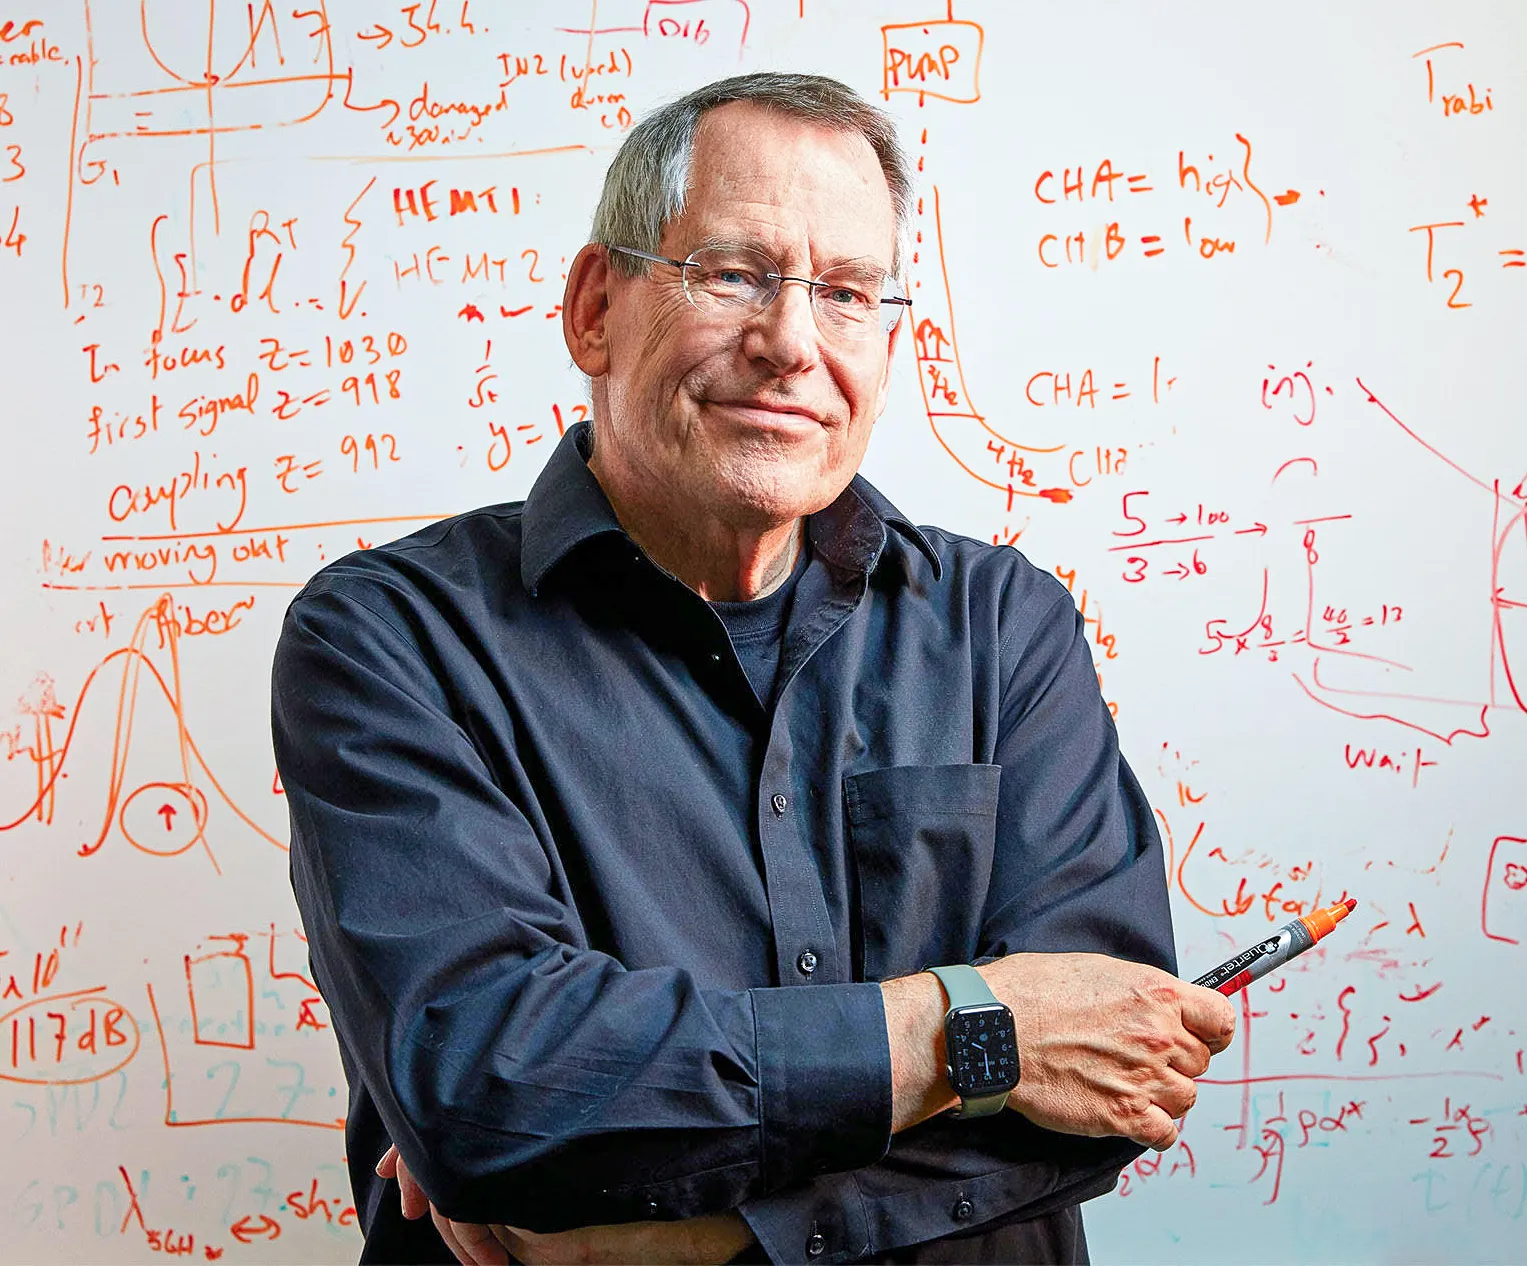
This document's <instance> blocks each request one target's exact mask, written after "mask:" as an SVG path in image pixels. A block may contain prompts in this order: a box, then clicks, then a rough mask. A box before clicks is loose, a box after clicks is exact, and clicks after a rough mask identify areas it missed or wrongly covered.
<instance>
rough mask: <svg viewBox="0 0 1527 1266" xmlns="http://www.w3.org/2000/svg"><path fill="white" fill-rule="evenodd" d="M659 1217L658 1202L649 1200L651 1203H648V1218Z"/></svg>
mask: <svg viewBox="0 0 1527 1266" xmlns="http://www.w3.org/2000/svg"><path fill="white" fill-rule="evenodd" d="M657 1215H658V1207H657V1201H656V1200H649V1201H647V1216H648V1217H649V1218H655V1217H657Z"/></svg>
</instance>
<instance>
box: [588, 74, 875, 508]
mask: <svg viewBox="0 0 1527 1266" xmlns="http://www.w3.org/2000/svg"><path fill="white" fill-rule="evenodd" d="M689 181H690V183H689V196H688V199H687V203H686V207H685V211H684V214H683V215H682V216H681V217H680V218H679V219H677V220H676V221H674V222H673V223H671V224H669V226H668V227H667V229H666V231H665V232H664V234H663V240H662V244H661V246H660V247H659V251H658V253H659V254H661V255H666V256H669V257H671V258H673V259H683V258H685V257H686V256H687V255H688V254H689V253H690V252H691V251H693V250H695V249H697V248H699V247H701V246H704V245H708V244H715V243H719V242H724V243H727V244H729V245H742V246H749V247H752V248H753V249H755V250H758V251H761V252H762V253H763V254H765V255H767V256H769V257H770V258H771V259H773V260H774V262H775V263H776V264H777V265H779V270H780V272H782V273H785V274H789V275H791V276H795V277H815V276H817V275H818V274H819V273H821V272H822V271H824V270H825V269H827V268H831V267H833V266H834V265H837V264H842V263H847V262H850V261H857V262H865V261H872V262H873V263H875V264H877V265H878V266H880V267H881V268H883V269H886V270H889V269H890V267H891V262H892V250H893V244H894V241H895V213H894V210H893V208H892V204H891V195H890V192H889V190H888V189H887V187H886V182H885V176H884V175H883V173H882V172H881V170H880V165H879V162H878V160H877V159H876V157H875V153H874V151H873V150H872V149H871V148H870V146H869V144H868V142H866V141H865V140H864V139H863V138H862V137H861V136H859V135H858V134H857V133H852V132H840V131H833V130H829V129H827V128H823V127H820V126H817V125H814V124H811V123H808V122H805V121H802V120H798V119H793V118H790V117H789V116H786V115H781V114H777V113H775V112H773V111H769V110H766V109H762V108H760V107H757V106H754V105H751V104H748V103H745V102H734V103H732V104H729V105H726V106H722V107H720V108H718V109H716V110H713V111H711V112H710V113H708V114H707V115H706V116H705V117H704V119H703V120H702V122H701V124H700V127H699V131H698V134H697V136H696V139H695V146H694V157H693V162H692V164H691V167H690V176H689ZM898 328H899V327H898ZM606 334H607V340H608V341H607V347H608V354H609V370H608V374H607V375H606V376H605V378H604V379H603V382H602V386H603V388H604V392H605V401H606V405H607V425H606V426H605V427H604V429H603V430H602V431H601V432H600V433H599V437H598V439H597V440H596V445H599V444H609V445H612V446H613V447H614V448H616V449H617V450H618V453H616V454H610V455H609V456H611V457H613V458H615V459H616V462H617V463H618V465H619V467H620V468H622V469H624V470H625V471H626V472H628V473H629V475H630V476H633V477H636V478H639V479H641V480H642V481H643V482H644V484H645V487H646V490H647V495H649V496H650V495H652V494H653V492H654V491H656V490H662V491H661V492H658V494H657V495H659V496H660V497H662V498H664V499H666V500H667V501H668V503H669V504H670V505H671V506H672V507H673V510H674V512H675V514H678V515H693V514H696V513H700V514H707V515H710V516H713V517H714V518H717V519H719V520H721V521H722V522H725V523H727V524H730V525H732V526H734V527H736V528H739V529H755V530H756V529H762V528H767V527H770V526H775V525H778V524H780V523H783V522H786V521H789V520H792V519H795V518H798V517H800V516H801V515H805V514H810V513H813V512H814V511H816V510H819V509H821V508H822V507H824V506H826V505H828V504H830V503H831V502H832V501H833V500H834V498H835V497H836V496H837V495H838V493H839V492H841V491H842V489H843V488H844V487H845V486H846V485H847V484H848V482H849V480H850V479H852V478H853V475H854V472H855V471H856V470H857V469H858V468H859V463H860V461H861V459H862V458H863V456H864V449H865V446H866V445H867V444H868V443H869V436H870V429H871V427H872V426H873V424H874V421H875V419H876V418H877V417H879V415H880V412H881V410H882V409H883V408H884V407H885V398H886V388H887V384H888V379H889V372H890V357H891V351H892V348H893V346H894V342H895V335H894V334H892V335H889V336H887V335H884V334H879V333H877V334H876V335H875V336H874V337H873V338H870V339H867V340H864V341H861V342H854V341H847V340H842V339H840V338H835V337H833V336H831V335H828V334H824V333H823V332H822V331H821V330H819V329H818V328H817V325H816V321H815V319H814V318H813V315H812V311H811V301H810V297H809V294H808V289H807V287H805V286H802V285H798V284H796V283H793V282H785V283H784V285H783V286H782V288H781V289H780V292H779V294H778V295H777V296H776V297H775V299H774V301H773V302H772V303H771V304H770V305H769V306H768V307H767V308H765V309H764V310H763V311H762V312H758V313H756V314H752V315H744V314H738V313H737V312H736V310H730V311H726V310H724V311H723V313H722V314H719V315H713V314H711V313H709V312H704V311H701V310H699V309H697V308H695V307H694V306H692V305H691V304H690V302H689V301H688V300H687V299H686V298H685V295H684V288H683V280H682V277H681V276H680V270H679V269H676V268H672V267H669V266H667V265H663V264H654V265H653V266H652V270H651V274H650V275H649V276H646V277H637V278H631V279H627V278H623V277H622V278H612V279H611V282H610V307H609V312H608V315H607V319H606ZM602 464H603V463H602Z"/></svg>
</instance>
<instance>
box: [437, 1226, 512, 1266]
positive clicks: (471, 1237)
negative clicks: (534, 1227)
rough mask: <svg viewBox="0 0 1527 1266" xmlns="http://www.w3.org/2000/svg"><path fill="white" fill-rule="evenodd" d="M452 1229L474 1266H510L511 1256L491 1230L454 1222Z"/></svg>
mask: <svg viewBox="0 0 1527 1266" xmlns="http://www.w3.org/2000/svg"><path fill="white" fill-rule="evenodd" d="M451 1229H452V1230H453V1231H454V1232H455V1233H456V1242H457V1243H458V1244H460V1245H461V1247H462V1248H463V1249H464V1250H465V1251H466V1254H467V1259H468V1260H469V1261H470V1262H471V1263H472V1266H509V1254H508V1253H506V1252H504V1246H503V1245H502V1244H500V1243H499V1242H498V1240H497V1238H495V1236H494V1234H493V1231H492V1229H491V1228H489V1227H486V1226H481V1225H479V1224H478V1223H475V1222H453V1223H451Z"/></svg>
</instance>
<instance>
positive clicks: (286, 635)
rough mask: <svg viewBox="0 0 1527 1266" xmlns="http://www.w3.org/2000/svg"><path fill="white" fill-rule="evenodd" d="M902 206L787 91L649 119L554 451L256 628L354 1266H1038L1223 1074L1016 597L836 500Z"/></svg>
mask: <svg viewBox="0 0 1527 1266" xmlns="http://www.w3.org/2000/svg"><path fill="white" fill-rule="evenodd" d="M913 198H914V194H913V192H912V189H911V183H910V180H909V177H908V172H907V167H906V164H905V160H904V159H903V158H902V157H901V155H900V152H899V150H898V148H897V146H896V143H895V137H894V131H893V129H892V127H891V124H890V123H889V121H888V120H887V119H886V118H885V117H884V116H883V115H881V114H880V113H879V112H878V111H875V110H874V109H872V108H871V107H869V106H868V105H866V104H865V103H864V102H863V101H862V100H860V99H859V98H858V97H857V96H855V95H854V94H853V93H852V92H850V91H849V90H848V89H846V88H844V87H843V86H842V85H840V84H837V83H835V82H833V81H831V80H826V79H820V78H816V77H811V76H796V75H752V76H744V77H742V78H739V79H734V80H729V81H726V82H723V83H719V84H714V85H711V86H710V87H708V88H703V89H700V90H699V91H698V92H696V93H693V94H691V95H690V96H689V97H687V98H685V99H683V100H682V101H679V102H677V103H675V104H674V105H672V106H669V107H665V108H664V109H663V110H661V111H659V112H658V113H657V114H655V115H654V116H653V117H652V118H651V119H649V120H648V121H646V122H645V123H643V124H642V125H641V126H639V127H638V128H636V129H634V130H633V131H632V133H631V135H630V136H629V137H628V138H627V140H626V142H625V144H624V145H623V146H622V148H621V151H620V153H619V154H618V155H617V157H616V159H615V161H614V163H613V164H612V166H611V169H610V172H609V175H608V177H607V179H606V184H605V191H604V195H603V198H602V200H601V203H600V207H599V210H598V212H597V214H596V217H595V223H594V234H593V236H594V239H595V240H594V242H592V243H591V244H590V245H588V246H586V247H585V248H584V249H583V250H582V251H580V252H579V254H578V255H577V257H576V258H575V259H574V261H573V263H572V266H571V267H570V269H569V271H568V281H567V291H566V295H565V298H564V308H563V329H564V333H565V336H566V341H567V345H568V348H569V350H570V352H571V354H572V358H573V361H574V362H575V363H576V364H577V366H578V367H579V368H580V369H581V370H582V371H583V372H584V373H585V374H586V375H587V376H588V378H589V380H590V383H591V387H592V400H593V413H592V428H591V429H589V428H575V429H574V430H571V431H569V432H568V434H567V435H566V436H565V437H564V438H563V441H562V442H561V444H560V445H559V447H558V448H557V449H556V450H555V451H554V452H553V453H552V455H551V457H550V459H549V461H548V464H547V466H546V469H545V470H544V471H543V473H542V474H541V476H540V478H539V479H538V480H537V482H536V485H535V487H534V489H533V490H532V492H531V494H530V496H529V498H528V499H527V500H526V501H525V502H524V503H523V504H515V505H505V506H496V507H489V508H487V509H485V510H480V511H476V512H474V513H471V514H467V515H463V516H461V517H459V518H457V519H453V520H449V521H447V522H445V523H441V524H436V525H435V526H433V527H431V528H428V529H426V530H425V531H423V532H419V533H416V534H415V535H413V536H411V537H408V538H405V539H404V540H402V541H399V542H395V543H394V544H392V545H389V546H385V547H382V548H379V549H374V550H370V551H368V552H366V553H363V554H356V555H352V556H351V557H350V558H347V559H344V560H342V561H340V562H339V563H336V564H334V565H333V566H331V567H329V568H328V569H326V570H325V571H323V572H322V573H320V574H319V575H318V576H317V577H315V578H314V580H313V581H312V582H311V583H310V584H309V586H308V587H307V588H306V589H305V590H304V591H303V592H302V594H300V595H299V596H298V598H297V600H296V601H295V602H294V603H293V605H292V608H291V611H290V612H289V614H288V617H287V623H286V627H285V630H284V632H283V634H282V639H281V643H280V646H279V648H278V651H277V657H276V665H275V686H274V710H273V716H274V730H275V738H276V750H277V757H278V761H279V763H280V770H281V776H282V779H283V782H284V784H285V787H286V791H287V795H288V798H289V801H290V807H291V818H292V872H293V883H294V887H295V889H296V893H297V897H298V901H299V904H300V906H301V908H302V913H303V918H304V921H305V923H306V926H307V930H308V935H309V938H310V947H311V954H312V960H313V967H314V971H315V973H316V979H317V980H318V982H319V985H320V988H321V989H322V990H323V992H324V995H325V997H326V998H327V999H328V1002H329V1005H330V1007H331V1009H332V1012H333V1017H334V1025H335V1031H336V1033H337V1034H338V1036H339V1040H340V1049H341V1053H342V1055H343V1057H344V1062H345V1068H346V1073H347V1076H348V1078H349V1081H350V1085H351V1104H350V1116H349V1135H348V1144H349V1147H348V1151H349V1162H350V1166H351V1173H352V1180H353V1182H354V1184H355V1189H356V1202H357V1206H358V1207H359V1209H360V1210H361V1221H362V1224H363V1227H364V1229H365V1231H366V1234H367V1244H366V1259H369V1260H378V1261H380V1260H422V1259H425V1258H427V1257H430V1256H432V1255H435V1256H439V1257H440V1258H441V1259H443V1260H450V1257H449V1255H447V1254H446V1249H447V1248H449V1249H450V1250H451V1251H452V1252H453V1253H455V1254H456V1255H457V1256H458V1257H460V1258H462V1259H463V1260H472V1259H476V1260H483V1261H490V1260H497V1261H503V1260H506V1258H505V1249H506V1248H507V1250H508V1252H510V1253H512V1254H513V1255H514V1257H515V1258H516V1259H517V1260H521V1261H564V1260H601V1261H694V1262H700V1261H712V1262H721V1261H726V1260H729V1259H733V1258H739V1259H740V1260H750V1259H751V1260H776V1261H848V1260H860V1259H871V1260H879V1261H897V1262H901V1261H1018V1260H1062V1261H1079V1260H1085V1254H1086V1246H1085V1239H1084V1237H1083V1234H1082V1230H1081V1223H1080V1216H1079V1212H1078V1209H1077V1205H1078V1204H1079V1203H1080V1202H1081V1201H1082V1200H1085V1199H1087V1198H1089V1197H1091V1196H1094V1195H1097V1194H1098V1193H1100V1192H1102V1191H1106V1190H1108V1189H1109V1188H1110V1187H1111V1186H1112V1185H1113V1183H1114V1182H1115V1181H1116V1179H1117V1175H1118V1171H1119V1170H1120V1168H1121V1167H1122V1166H1123V1165H1125V1164H1127V1163H1128V1162H1129V1161H1130V1160H1131V1159H1133V1158H1134V1157H1135V1156H1136V1155H1138V1153H1139V1151H1140V1150H1141V1149H1142V1147H1145V1146H1153V1147H1157V1148H1165V1147H1168V1146H1170V1145H1171V1144H1172V1142H1173V1141H1174V1140H1175V1138H1176V1132H1177V1131H1176V1126H1175V1125H1174V1120H1175V1119H1178V1118H1180V1117H1181V1116H1182V1114H1183V1113H1185V1112H1186V1111H1187V1109H1188V1108H1189V1107H1190V1106H1191V1104H1192V1102H1193V1097H1194V1085H1193V1080H1192V1079H1193V1078H1194V1077H1196V1076H1199V1075H1201V1074H1202V1073H1203V1072H1204V1070H1205V1069H1206V1068H1207V1067H1208V1063H1209V1056H1210V1054H1211V1052H1215V1051H1218V1050H1221V1049H1223V1048H1224V1046H1225V1045H1226V1044H1228V1042H1229V1040H1230V1035H1231V1032H1232V1030H1233V1026H1234V1013H1233V1011H1232V1009H1231V1008H1230V1006H1229V1004H1228V1003H1227V1002H1226V1001H1225V999H1223V998H1221V997H1220V996H1219V995H1217V994H1215V993H1212V992H1211V991H1208V990H1203V989H1198V988H1195V987H1194V986H1191V985H1186V984H1183V983H1181V982H1179V981H1177V980H1176V979H1175V977H1174V976H1172V975H1170V974H1169V973H1171V972H1172V971H1173V969H1174V966H1175V964H1174V957H1173V949H1172V943H1171V929H1170V922H1169V916H1168V910H1167V900H1166V885H1165V881H1164V874H1163V867H1162V857H1161V845H1160V841H1159V838H1158V837H1157V834H1156V832H1155V829H1154V826H1153V823H1152V818H1151V813H1150V809H1149V807H1148V806H1147V804H1146V803H1145V800H1144V797H1143V795H1142V793H1141V791H1140V789H1139V786H1138V784H1137V783H1136V782H1135V780H1134V777H1133V775H1132V774H1131V773H1130V771H1129V770H1128V768H1127V767H1126V766H1125V764H1124V761H1123V759H1122V757H1121V756H1120V754H1119V751H1118V746H1117V740H1116V736H1115V732H1114V727H1113V724H1112V720H1111V718H1110V717H1109V715H1108V711H1107V709H1106V707H1105V706H1104V704H1103V702H1102V700H1101V698H1100V697H1099V693H1098V689H1097V682H1096V679H1095V674H1094V672H1093V668H1092V663H1091V656H1090V654H1089V653H1088V650H1087V647H1086V645H1085V641H1084V638H1083V630H1082V625H1081V621H1080V619H1079V618H1078V616H1077V613H1076V610H1075V608H1074V606H1073V605H1072V604H1071V602H1070V600H1069V598H1068V596H1067V594H1066V593H1065V591H1064V589H1063V588H1062V587H1061V586H1060V585H1059V584H1057V583H1056V582H1055V581H1054V580H1053V579H1051V578H1049V577H1047V576H1045V575H1044V574H1042V573H1040V572H1039V571H1037V570H1036V569H1035V568H1033V567H1032V566H1030V565H1029V564H1028V563H1027V562H1026V561H1025V560H1024V559H1023V558H1022V556H1021V555H1019V554H1018V553H1017V552H1016V551H1013V550H1009V549H996V548H993V547H989V546H985V545H981V544H979V543H977V542H974V541H971V540H967V539H964V538H961V537H956V536H952V535H949V534H948V533H945V532H941V531H938V530H934V529H926V530H919V529H917V528H915V527H913V526H912V525H911V524H910V523H908V522H907V521H906V520H905V519H904V518H903V517H902V516H901V515H899V514H898V513H897V512H896V511H895V509H894V508H893V507H891V506H890V505H889V503H887V502H886V501H885V500H884V499H883V498H882V497H881V496H880V495H879V494H878V493H876V492H875V490H874V489H872V488H871V487H870V486H869V485H868V484H867V483H865V482H864V481H863V480H862V479H859V478H857V477H856V475H855V472H856V470H857V468H858V466H859V463H860V460H861V458H862V457H863V454H864V451H865V446H866V444H867V442H868V440H869V435H870V430H871V427H872V426H873V424H874V421H875V419H876V418H877V417H878V416H879V414H880V412H881V410H882V409H883V407H884V405H885V401H886V395H887V388H888V383H889V380H890V366H891V359H892V354H893V352H894V350H895V347H896V345H897V342H898V339H899V338H900V337H901V335H902V332H903V331H904V330H905V329H906V327H907V324H908V323H907V321H906V320H904V319H899V318H900V317H901V316H902V314H903V313H904V311H905V308H906V306H907V304H906V301H905V296H904V292H903V291H902V290H901V288H900V286H899V285H898V282H897V278H898V276H899V275H900V271H901V267H902V262H903V261H902V256H901V252H900V250H899V245H900V243H902V242H904V241H905V239H906V237H907V226H908V223H909V219H910V215H911V210H912V205H913ZM972 964H975V965H977V970H976V971H972V970H971V967H970V965H972ZM928 968H938V969H939V971H940V974H939V975H937V976H935V975H934V974H930V972H929V971H927V970H925V969H928ZM993 995H994V997H993ZM1004 1004H1005V1005H1004ZM946 1012H949V1016H948V1017H947V1018H946ZM955 1047H957V1048H958V1049H957V1050H956V1049H954V1048H955ZM1014 1048H1016V1055H1014V1053H1013V1051H1014ZM946 1063H947V1064H949V1065H957V1068H956V1070H955V1075H954V1077H953V1079H952V1080H951V1075H950V1073H949V1071H948V1070H947V1069H946ZM1013 1076H1016V1077H1017V1082H1016V1085H1014V1084H1013V1080H1012V1078H1013ZM951 1108H957V1109H960V1110H961V1114H960V1115H951V1114H950V1113H949V1112H948V1110H949V1109H951ZM389 1142H391V1143H392V1144H395V1145H396V1149H397V1150H396V1151H391V1150H389ZM374 1166H377V1167H378V1168H379V1169H380V1171H381V1173H383V1174H385V1175H387V1177H388V1179H391V1178H392V1177H394V1176H396V1178H397V1179H398V1180H399V1182H393V1181H386V1180H383V1179H382V1178H379V1177H378V1176H377V1175H376V1173H374V1172H373V1167H374ZM400 1186H401V1202H400ZM426 1204H429V1206H430V1213H431V1217H430V1219H428V1220H424V1219H422V1218H421V1219H419V1220H417V1221H413V1220H410V1219H409V1218H405V1217H404V1216H403V1214H404V1213H405V1211H406V1213H407V1214H409V1215H413V1216H417V1215H418V1214H420V1213H422V1212H423V1210H424V1208H425V1206H426ZM490 1224H491V1225H492V1226H493V1228H494V1229H493V1230H492V1231H491V1232H490V1230H489V1226H490ZM437 1232H438V1238H437Z"/></svg>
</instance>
